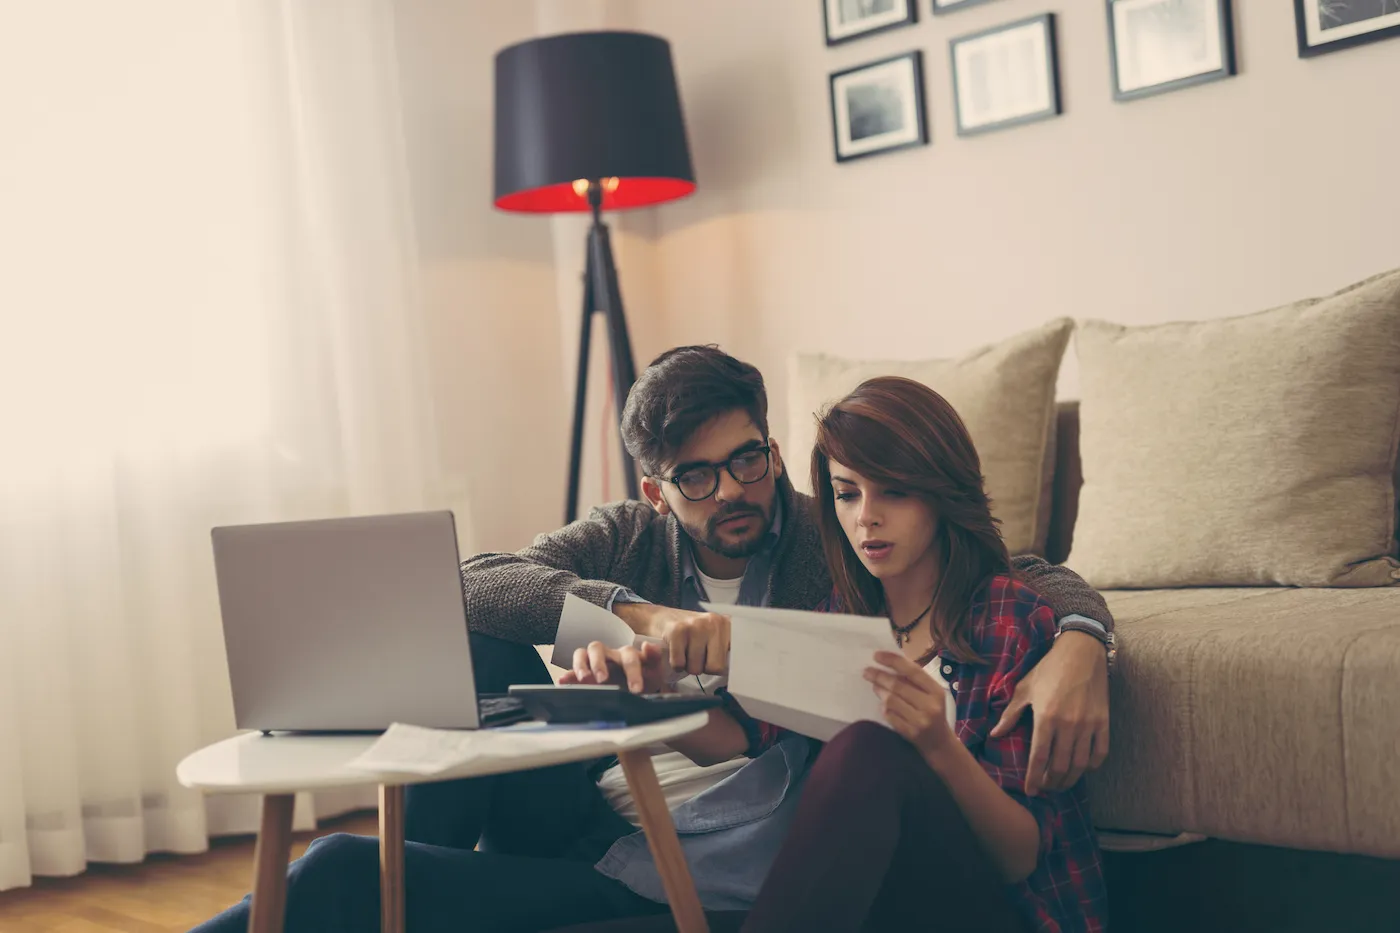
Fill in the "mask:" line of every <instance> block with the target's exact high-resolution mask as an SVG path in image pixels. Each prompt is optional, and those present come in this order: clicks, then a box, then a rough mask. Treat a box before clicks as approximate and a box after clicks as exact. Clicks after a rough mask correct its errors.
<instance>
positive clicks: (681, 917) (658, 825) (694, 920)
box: [617, 748, 710, 933]
mask: <svg viewBox="0 0 1400 933" xmlns="http://www.w3.org/2000/svg"><path fill="white" fill-rule="evenodd" d="M617 757H618V759H619V760H620V761H621V762H622V773H623V774H624V775H626V776H627V787H628V789H630V790H631V791H632V797H633V799H634V800H636V801H637V814H638V815H639V816H640V817H641V820H642V831H643V832H645V833H646V837H647V845H649V846H650V847H651V855H652V858H654V859H656V870H657V871H658V872H659V873H660V875H661V887H662V888H663V889H664V890H665V891H666V900H667V901H668V902H669V903H670V905H671V915H672V916H673V917H675V918H676V930H677V931H678V933H710V928H709V925H708V924H707V923H706V922H705V912H704V911H703V910H701V908H700V896H699V895H698V894H696V893H695V880H694V879H693V878H691V877H690V867H689V866H688V865H686V863H685V853H683V852H682V851H681V841H680V839H679V838H677V836H676V824H675V823H673V822H671V811H670V810H668V809H667V808H666V796H665V795H664V794H663V793H661V783H660V782H659V781H657V780H656V769H655V768H653V767H652V766H651V755H650V754H649V753H648V752H647V751H646V749H641V748H638V749H632V750H631V751H625V752H620V753H619V754H618V756H617Z"/></svg>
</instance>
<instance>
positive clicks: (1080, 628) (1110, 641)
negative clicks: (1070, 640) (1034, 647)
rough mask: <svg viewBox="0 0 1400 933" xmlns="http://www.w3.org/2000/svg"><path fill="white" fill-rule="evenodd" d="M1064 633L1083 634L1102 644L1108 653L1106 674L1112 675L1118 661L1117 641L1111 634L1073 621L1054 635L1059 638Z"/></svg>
mask: <svg viewBox="0 0 1400 933" xmlns="http://www.w3.org/2000/svg"><path fill="white" fill-rule="evenodd" d="M1065 632H1083V633H1084V634H1085V635H1092V636H1093V637H1094V638H1097V639H1098V640H1099V641H1101V642H1103V647H1104V650H1105V651H1106V652H1107V653H1108V672H1109V673H1110V674H1112V673H1113V665H1114V664H1116V663H1117V661H1118V639H1117V638H1115V637H1114V636H1113V633H1112V632H1104V631H1100V630H1099V628H1098V627H1097V626H1094V625H1089V624H1088V623H1086V622H1076V621H1073V620H1071V621H1069V622H1066V623H1064V624H1063V625H1061V626H1060V630H1059V631H1058V632H1056V633H1055V637H1056V638H1059V637H1060V636H1061V635H1063V634H1064V633H1065Z"/></svg>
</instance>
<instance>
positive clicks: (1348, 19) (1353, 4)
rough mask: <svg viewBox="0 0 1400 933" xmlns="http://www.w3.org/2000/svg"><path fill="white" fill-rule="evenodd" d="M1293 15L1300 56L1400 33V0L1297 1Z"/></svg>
mask: <svg viewBox="0 0 1400 933" xmlns="http://www.w3.org/2000/svg"><path fill="white" fill-rule="evenodd" d="M1293 14H1294V15H1293V18H1294V22H1295V23H1296V24H1297V28H1298V57H1299V58H1312V57H1313V56H1314V55H1324V54H1326V53H1328V52H1340V51H1341V50H1342V49H1349V48H1353V47H1355V46H1358V45H1365V44H1366V43H1368V42H1378V41H1380V40H1381V39H1390V38H1393V37H1395V36H1400V2H1397V0H1346V2H1345V3H1343V2H1339V0H1293Z"/></svg>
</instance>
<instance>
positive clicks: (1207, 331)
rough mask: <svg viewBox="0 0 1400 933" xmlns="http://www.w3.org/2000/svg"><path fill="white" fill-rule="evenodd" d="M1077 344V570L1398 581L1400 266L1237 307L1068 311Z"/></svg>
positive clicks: (1194, 577)
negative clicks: (1133, 314) (1147, 320)
mask: <svg viewBox="0 0 1400 933" xmlns="http://www.w3.org/2000/svg"><path fill="white" fill-rule="evenodd" d="M1076 349H1077V352H1078V354H1079V362H1080V387H1081V401H1080V407H1079V414H1080V454H1081V457H1082V460H1083V470H1084V487H1083V490H1082V491H1081V493H1080V500H1079V517H1078V522H1077V524H1076V527H1075V529H1074V546H1073V549H1072V551H1071V554H1070V557H1069V563H1070V565H1071V566H1073V567H1074V568H1075V570H1077V571H1078V572H1079V573H1080V574H1081V575H1083V576H1084V577H1085V578H1086V579H1087V580H1089V582H1091V583H1093V584H1095V585H1096V586H1099V587H1101V588H1118V587H1171V586H1231V585H1237V586H1258V585H1268V584H1271V583H1281V584H1292V585H1297V586H1379V585H1385V584H1390V583H1394V582H1396V581H1397V580H1400V561H1397V560H1396V544H1395V524H1396V502H1395V475H1396V447H1397V442H1400V271H1396V272H1391V273H1387V274H1385V275H1380V276H1376V277H1375V278H1372V279H1369V280H1367V281H1366V282H1363V283H1360V284H1358V285H1355V286H1352V287H1351V288H1349V289H1345V290H1343V291H1341V292H1338V293H1337V294H1335V295H1333V296H1331V297H1330V298H1326V299H1321V300H1316V299H1315V300H1309V301H1302V302H1298V303H1296V304H1293V305H1288V306H1286V307H1282V308H1276V309H1274V310H1272V311H1266V312H1262V313H1260V314H1255V315H1251V316H1248V317H1242V318H1231V319H1227V320H1216V321H1204V322H1198V323H1177V324H1164V325H1160V326H1156V327H1137V328H1129V327H1123V326H1120V325H1116V324H1108V323H1103V322H1093V321H1090V322H1085V323H1084V324H1082V325H1081V326H1080V328H1079V331H1078V334H1077V336H1076Z"/></svg>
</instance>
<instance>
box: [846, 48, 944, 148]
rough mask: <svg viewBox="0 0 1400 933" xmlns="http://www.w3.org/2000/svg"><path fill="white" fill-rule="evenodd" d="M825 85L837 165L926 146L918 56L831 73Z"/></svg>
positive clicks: (921, 63) (921, 68) (921, 64)
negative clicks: (828, 94)
mask: <svg viewBox="0 0 1400 933" xmlns="http://www.w3.org/2000/svg"><path fill="white" fill-rule="evenodd" d="M828 86H829V90H830V94H831V138H832V146H833V148H834V150H835V153H836V161H837V162H849V161H851V160H853V159H860V158H864V157H866V156H872V155H878V154H881V153H886V152H895V151H897V150H900V149H909V148H911V147H914V146H926V145H928V122H927V120H926V119H925V114H924V57H923V53H922V52H917V51H915V52H906V53H904V54H903V55H895V56H892V57H890V58H883V59H880V60H879V61H873V62H866V63H865V64H862V65H856V66H855V67H853V68H847V69H845V70H843V71H838V72H835V73H833V74H832V75H831V76H830V77H829V78H828Z"/></svg>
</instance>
